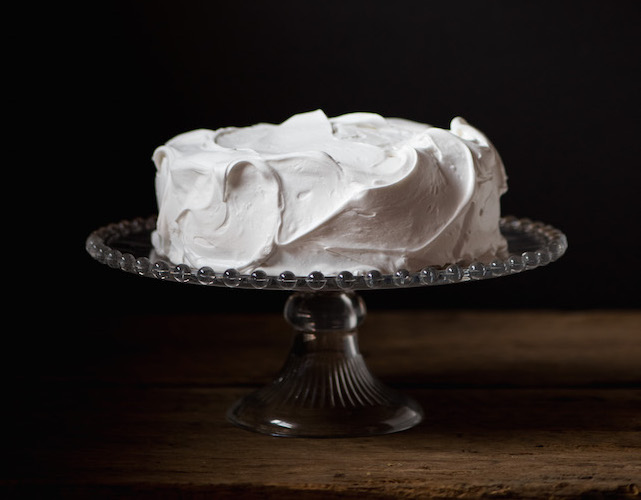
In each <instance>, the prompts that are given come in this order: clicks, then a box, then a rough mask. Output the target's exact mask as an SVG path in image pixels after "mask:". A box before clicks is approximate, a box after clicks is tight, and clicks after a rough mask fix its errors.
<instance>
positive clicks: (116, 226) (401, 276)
mask: <svg viewBox="0 0 641 500" xmlns="http://www.w3.org/2000/svg"><path fill="white" fill-rule="evenodd" d="M155 228H156V216H155V215H153V216H150V217H148V218H142V217H139V218H136V219H133V220H124V221H121V222H118V223H113V224H109V225H107V226H104V227H101V228H99V229H97V230H95V231H93V232H92V233H91V234H90V235H89V236H88V238H87V240H86V245H85V248H86V250H87V252H88V253H89V255H91V257H93V258H94V259H95V260H97V261H98V262H100V263H102V264H106V265H108V266H109V267H111V268H114V269H120V270H122V271H126V272H129V273H134V274H138V275H140V276H145V277H150V278H156V279H161V280H166V281H175V282H178V283H189V284H197V285H205V286H224V287H228V288H250V289H259V290H260V289H270V290H298V291H300V290H306V291H319V290H368V289H378V288H408V287H416V286H435V285H445V284H452V283H460V282H466V281H476V280H482V279H489V278H497V277H500V276H508V275H512V274H516V273H520V272H523V271H527V270H531V269H534V268H537V267H541V266H545V265H547V264H549V263H550V262H554V261H555V260H557V259H559V258H560V257H561V256H562V255H563V254H564V253H565V251H566V250H567V246H568V244H567V238H566V237H565V235H564V234H563V233H562V232H561V231H559V230H558V229H556V228H554V227H552V226H550V225H547V224H544V223H542V222H537V221H532V220H530V219H527V218H516V217H514V216H507V217H502V218H501V219H500V228H501V233H502V234H503V235H504V236H505V238H506V239H507V241H508V253H509V255H508V256H507V257H506V258H498V257H497V258H495V259H492V260H490V261H488V262H481V261H475V262H471V263H453V264H449V265H445V266H428V267H425V268H423V269H421V270H419V271H409V270H407V269H399V270H397V271H396V272H395V273H394V274H382V273H380V272H379V271H376V270H372V271H370V272H368V273H365V274H362V275H360V274H359V275H355V274H353V273H351V272H350V271H343V272H341V273H338V274H337V275H335V276H324V275H323V274H322V273H321V272H319V271H312V272H310V273H309V274H308V275H306V276H297V275H295V274H294V273H292V272H290V271H287V270H284V271H283V272H282V273H280V274H279V275H268V274H267V273H265V272H264V271H262V270H260V269H257V270H255V271H253V272H252V273H250V274H243V273H240V272H239V271H238V270H236V269H221V270H214V269H212V268H211V267H201V268H200V269H191V268H190V267H189V266H188V265H185V264H174V263H171V262H168V261H167V260H164V259H155V258H153V256H152V250H153V249H152V246H151V242H150V234H151V232H152V231H153V230H154V229H155Z"/></svg>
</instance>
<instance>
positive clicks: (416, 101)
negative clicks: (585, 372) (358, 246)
mask: <svg viewBox="0 0 641 500" xmlns="http://www.w3.org/2000/svg"><path fill="white" fill-rule="evenodd" d="M639 5H640V3H639V2H637V1H616V2H596V1H581V2H541V1H536V2H534V1H525V2H507V1H482V2H472V1H457V2H442V1H439V2H431V1H415V2H412V1H395V2H382V1H369V2H363V1H342V2H336V1H324V2H291V1H281V2H235V3H234V2H205V1H203V2H168V1H160V2H159V1H154V2H151V1H150V2H145V1H137V2H131V3H128V4H126V5H124V4H122V5H121V4H117V3H116V4H112V3H110V4H109V5H107V4H104V3H102V4H100V6H99V7H97V6H94V7H91V10H86V11H82V10H81V11H74V12H71V11H70V12H64V11H60V10H58V11H56V12H52V13H51V16H55V17H53V18H52V19H48V18H47V16H48V15H49V13H47V12H41V15H40V19H41V21H43V26H26V27H25V28H24V29H23V30H22V29H21V30H16V31H15V33H13V34H12V35H11V36H12V42H13V46H14V47H18V46H20V47H22V46H25V45H26V46H27V48H26V49H25V50H28V51H29V56H30V57H23V56H20V55H16V54H15V53H14V54H13V55H12V56H10V57H11V60H10V62H11V63H15V64H16V66H15V67H16V71H15V72H14V73H13V74H14V75H17V78H15V79H14V83H16V86H15V89H13V90H12V94H10V95H11V96H13V97H14V100H15V101H18V102H22V103H29V106H23V107H22V108H21V110H20V112H19V113H18V114H17V115H16V116H15V117H14V124H15V126H16V127H17V128H18V130H19V133H18V134H17V135H18V136H19V137H18V140H21V139H22V140H24V139H26V140H25V141H24V143H21V142H16V143H15V145H14V148H16V149H17V148H19V149H18V150H17V151H16V152H18V153H19V155H17V156H19V157H20V160H18V161H22V162H23V163H24V162H25V158H26V159H27V162H28V163H29V164H30V165H32V166H31V168H30V169H27V168H26V165H23V166H24V167H25V168H24V172H26V173H27V174H28V177H31V176H33V177H31V179H28V180H26V181H25V184H24V186H25V189H26V190H28V191H29V192H31V193H32V194H34V193H35V194H36V195H37V196H36V198H37V199H38V206H39V213H38V214H37V221H38V222H37V224H33V221H34V219H33V218H31V217H30V218H29V220H28V221H25V222H28V223H26V224H20V225H21V226H23V227H25V226H26V227H28V228H29V231H28V233H29V234H27V235H25V236H24V238H25V239H28V241H31V242H32V243H31V244H29V245H27V246H28V247H29V248H30V250H31V251H33V252H34V255H33V259H32V260H31V262H32V263H37V262H42V259H43V258H45V257H46V261H47V262H48V265H47V266H45V272H43V271H42V269H43V268H42V266H40V267H36V268H33V273H34V279H32V280H29V285H30V287H31V293H33V294H34V295H35V296H37V297H38V299H39V300H40V306H41V307H43V306H44V305H52V306H54V307H58V306H59V305H60V304H61V303H63V304H65V305H71V306H72V307H73V310H74V311H81V312H85V313H89V314H97V315H101V314H104V315H109V314H114V313H115V312H117V311H120V312H144V311H161V312H179V313H180V312H206V313H209V312H213V313H216V312H225V311H230V310H234V311H242V312H251V311H278V310H279V309H280V307H281V306H282V304H283V302H284V300H285V298H286V294H284V293H282V292H276V291H274V292H272V291H267V292H265V291H239V290H227V289H212V288H205V287H199V286H185V285H179V284H175V283H163V282H160V281H158V280H153V279H143V278H140V277H138V276H134V275H130V274H127V273H123V272H120V271H116V270H113V269H110V268H108V267H107V266H103V265H101V264H99V263H97V262H95V261H93V260H92V259H91V257H89V255H87V254H86V253H85V251H84V241H85V238H86V237H87V235H88V234H89V233H90V232H91V231H92V230H93V229H95V228H97V227H100V226H102V225H105V224H108V223H111V222H117V221H120V220H122V219H130V218H134V217H137V216H147V215H150V214H153V213H154V212H155V211H156V204H155V194H154V188H153V179H154V167H153V164H152V163H151V159H150V157H151V154H152V152H153V150H154V149H155V148H156V147H157V146H159V145H161V144H162V143H164V142H165V141H167V140H168V139H170V138H171V137H173V136H174V135H176V134H178V133H181V132H185V131H188V130H192V129H195V128H201V127H202V128H211V129H215V128H218V127H222V126H231V125H234V126H245V125H251V124H253V123H256V122H272V123H279V122H281V121H283V120H285V119H286V118H288V117H289V116H291V115H292V114H294V113H299V112H304V111H310V110H314V109H318V108H321V109H323V110H324V111H325V112H326V113H327V115H328V116H336V115H339V114H343V113H349V112H353V111H371V112H376V113H379V114H381V115H384V116H398V117H404V118H409V119H413V120H417V121H421V122H426V123H430V124H433V125H436V126H439V127H448V125H449V122H450V120H451V119H452V118H453V117H454V116H463V117H464V118H465V119H467V120H468V121H469V122H470V123H471V124H472V125H474V126H476V127H478V128H479V129H480V130H482V131H483V132H484V133H486V134H487V135H488V136H489V138H490V139H491V140H492V142H493V143H494V144H495V146H496V147H497V149H498V150H499V152H500V154H501V156H502V157H503V160H504V163H505V165H506V169H507V173H508V176H509V181H508V182H509V192H508V193H507V194H506V195H505V196H504V197H503V200H502V207H503V213H504V214H506V215H507V214H512V215H516V216H519V217H529V218H532V219H535V220H542V221H544V222H546V223H549V224H552V225H554V226H556V227H558V228H560V229H561V230H563V231H564V232H565V233H566V234H567V237H568V240H569V250H568V252H567V254H566V255H565V256H564V257H563V258H562V259H561V260H559V261H558V262H556V263H553V264H551V265H550V266H547V267H544V268H540V269H537V270H535V271H532V272H527V273H523V274H520V275H517V276H512V277H509V278H504V279H497V280H489V281H483V282H477V283H466V284H461V285H457V286H446V287H437V288H423V289H411V290H392V291H384V292H367V293H364V295H365V299H366V301H367V303H368V306H369V307H370V309H372V308H416V307H419V308H449V307H462V308H476V307H478V308H499V307H508V308H561V309H579V308H624V307H635V308H636V307H639V305H640V304H641V299H640V297H641V293H640V292H639V285H638V282H639V278H638V275H639V269H641V267H640V264H639V263H640V262H641V245H640V243H641V237H640V235H639V233H640V230H639V215H641V210H640V207H641V202H640V198H641V164H640V161H639V158H640V157H641V156H640V155H639V153H640V146H639V143H640V141H639V126H638V125H639V122H638V113H639V88H640V87H639V83H640V82H641V80H640V79H639V77H638V70H639V48H640V42H641V37H640V34H639V31H640V29H639V26H640V20H641V18H640V16H639ZM74 14H75V16H74ZM54 20H55V21H54ZM33 40H36V41H35V42H34V41H33ZM26 42H30V44H27V43H26ZM34 103H35V105H33V106H32V104H34ZM25 152H26V153H27V154H26V155H25ZM43 160H44V161H43ZM33 165H35V166H33ZM34 184H36V186H34ZM29 186H30V187H29ZM35 228H37V229H35ZM43 248H47V249H48V250H47V252H46V255H44V254H43V253H42V251H41V250H42V249H43ZM38 259H39V260H38ZM36 274H37V276H38V278H37V279H36V278H35V275H36ZM63 285H64V289H65V290H66V291H65V292H64V293H60V292H59V290H62V289H63V288H62V287H63ZM36 290H37V292H36Z"/></svg>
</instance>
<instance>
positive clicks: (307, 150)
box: [152, 110, 507, 275]
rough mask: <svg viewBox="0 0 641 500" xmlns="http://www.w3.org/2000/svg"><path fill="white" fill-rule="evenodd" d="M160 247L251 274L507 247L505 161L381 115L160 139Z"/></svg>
mask: <svg viewBox="0 0 641 500" xmlns="http://www.w3.org/2000/svg"><path fill="white" fill-rule="evenodd" d="M153 161H154V163H155V165H156V170H157V173H156V195H157V200H158V207H159V213H158V223H157V228H156V231H154V233H153V234H152V243H153V245H154V248H155V250H156V252H158V253H159V254H160V255H163V256H165V257H166V258H168V259H169V260H171V261H172V262H174V263H184V264H188V265H190V266H192V267H194V268H200V267H203V266H209V267H212V268H213V269H215V270H224V269H228V268H235V269H237V270H239V271H241V272H243V273H249V272H251V271H252V270H254V269H262V270H264V271H266V272H267V273H268V274H278V273H280V272H282V271H285V270H288V271H292V272H294V273H295V274H297V275H306V274H308V273H310V272H311V271H321V272H322V273H323V274H325V275H335V274H338V273H339V272H341V271H350V272H352V273H354V274H363V273H366V272H368V271H370V270H372V269H377V270H379V271H381V272H382V273H384V274H388V273H392V272H394V271H395V270H397V269H401V268H405V269H409V270H418V269H421V268H422V267H425V266H428V265H434V266H439V265H445V264H448V263H453V262H461V261H467V262H469V261H471V260H475V259H481V258H484V257H488V256H495V255H501V254H502V253H504V252H505V251H506V247H507V245H506V242H505V240H504V238H503V237H502V236H501V234H500V231H499V217H500V196H501V195H502V194H503V193H504V192H505V191H506V190H507V184H506V175H505V170H504V167H503V163H502V161H501V159H500V157H499V155H498V153H497V151H496V150H495V148H494V147H493V146H492V144H491V143H490V142H489V141H488V139H487V138H486V137H485V136H484V135H483V134H482V133H481V132H479V131H478V130H476V129H475V128H473V127H471V126H470V125H468V124H467V123H466V122H465V121H464V120H463V119H461V118H455V119H454V120H453V121H452V123H451V128H450V130H445V129H440V128H437V127H432V126H429V125H426V124H421V123H417V122H413V121H409V120H404V119H395V118H383V117H381V116H379V115H377V114H374V113H351V114H347V115H342V116H339V117H336V118H328V117H327V116H326V115H325V114H324V113H323V112H322V111H320V110H318V111H313V112H310V113H303V114H299V115H294V116H293V117H291V118H290V119H288V120H286V121H285V122H283V123H281V124H279V125H273V124H265V123H261V124H257V125H253V126H251V127H243V128H235V127H227V128H222V129H218V130H206V129H200V130H195V131H191V132H187V133H184V134H181V135H178V136H176V137H174V138H173V139H171V140H170V141H168V142H167V144H165V145H163V146H161V147H159V148H157V149H156V151H155V152H154V155H153Z"/></svg>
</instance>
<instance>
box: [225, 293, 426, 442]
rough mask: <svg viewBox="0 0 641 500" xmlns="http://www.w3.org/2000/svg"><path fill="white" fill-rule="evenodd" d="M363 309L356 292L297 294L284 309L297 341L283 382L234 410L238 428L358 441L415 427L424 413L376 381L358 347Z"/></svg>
mask: <svg viewBox="0 0 641 500" xmlns="http://www.w3.org/2000/svg"><path fill="white" fill-rule="evenodd" d="M365 313H366V310H365V304H364V302H363V300H362V299H361V297H360V296H359V295H357V294H356V293H354V292H296V293H293V294H292V295H291V296H290V297H289V299H288V300H287V302H286V304H285V319H286V320H287V321H288V322H289V323H290V324H291V325H292V326H293V327H294V332H295V335H294V341H293V345H292V348H291V351H290V353H289V357H288V359H287V361H286V362H285V365H284V366H283V368H282V370H281V372H280V374H279V375H278V377H277V378H276V379H275V380H274V381H273V382H272V383H271V384H269V385H267V386H266V387H263V388H261V389H259V390H257V391H255V392H253V393H251V394H249V395H247V396H246V397H244V398H242V399H241V400H239V401H238V402H236V404H234V405H233V406H232V407H231V408H230V409H229V411H228V413H227V418H228V420H229V421H230V422H232V423H233V424H235V425H237V426H239V427H242V428H245V429H249V430H253V431H256V432H260V433H263V434H269V435H272V436H291V437H319V438H320V437H355V436H371V435H378V434H388V433H392V432H398V431H403V430H406V429H409V428H410V427H413V426H415V425H416V424H418V423H419V422H421V420H422V419H423V410H422V409H421V407H420V406H419V405H418V403H416V402H415V401H414V400H413V399H411V398H409V397H407V396H406V395H404V394H402V393H400V392H398V391H396V390H394V389H392V388H390V387H388V386H386V385H385V384H383V383H382V382H380V381H379V380H377V379H376V378H375V377H374V376H373V375H372V374H371V373H370V371H369V369H368V368H367V366H366V364H365V361H364V359H363V356H362V355H361V353H360V351H359V347H358V330H357V327H358V325H359V324H360V323H361V322H362V320H363V319H364V317H365Z"/></svg>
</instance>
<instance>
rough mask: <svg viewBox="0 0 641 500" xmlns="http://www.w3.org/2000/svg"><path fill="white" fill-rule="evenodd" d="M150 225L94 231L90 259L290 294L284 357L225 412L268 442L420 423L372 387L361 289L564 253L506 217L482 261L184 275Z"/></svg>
mask: <svg viewBox="0 0 641 500" xmlns="http://www.w3.org/2000/svg"><path fill="white" fill-rule="evenodd" d="M155 223H156V218H155V217H150V218H147V219H142V218H138V219H134V220H131V221H122V222H120V223H117V224H110V225H108V226H105V227H102V228H100V229H97V230H96V231H94V232H92V233H91V234H90V235H89V237H88V238H87V241H86V249H87V251H88V253H89V254H90V255H91V256H92V257H93V258H95V259H96V260H97V261H99V262H101V263H103V264H106V265H108V266H110V267H112V268H116V269H120V270H122V271H126V272H130V273H135V274H138V275H140V276H144V277H150V278H156V279H161V280H168V281H176V282H179V283H185V284H197V285H203V286H223V287H228V288H253V289H259V290H260V289H263V290H264V289H278V290H284V291H288V292H289V293H290V295H289V298H288V299H287V301H286V304H285V308H284V316H285V319H286V321H287V322H288V323H289V324H290V325H291V327H292V328H293V330H294V338H293V343H292V347H291V349H290V352H289V356H288V357H287V360H286V361H285V363H284V366H283V368H282V369H281V372H280V373H279V374H278V376H277V377H276V378H275V379H274V380H273V382H272V383H271V384H269V385H267V386H265V387H263V388H261V389H259V390H257V391H255V392H253V393H251V394H248V395H247V396H245V397H243V398H242V399H240V400H239V401H237V402H236V403H235V404H234V405H233V406H232V407H231V408H230V409H229V410H228V412H227V418H228V419H229V421H230V422H232V423H234V424H235V425H237V426H239V427H242V428H245V429H249V430H252V431H256V432H260V433H263V434H269V435H272V436H294V437H355V436H369V435H379V434H387V433H392V432H398V431H402V430H406V429H409V428H411V427H413V426H415V425H417V424H418V423H419V422H421V420H422V419H423V410H422V408H421V407H420V406H419V405H418V403H416V401H414V400H413V399H411V398H410V397H408V396H407V395H405V394H403V393H400V392H398V391H396V390H394V389H393V388H391V387H388V386H387V385H385V384H383V383H382V382H380V381H379V380H377V379H376V378H375V377H374V376H373V375H372V374H371V373H370V371H369V369H368V368H367V366H366V363H365V361H364V359H363V356H362V355H361V353H360V351H359V347H358V326H359V325H360V323H361V322H362V321H363V319H364V318H365V315H366V308H365V304H364V302H363V300H362V298H361V296H360V295H359V294H358V291H359V290H376V289H384V288H408V287H417V286H438V285H444V284H453V283H461V282H465V281H473V280H481V279H488V278H494V277H501V276H509V275H511V274H515V273H520V272H523V271H527V270H531V269H534V268H536V267H540V266H543V265H546V264H549V263H550V262H552V261H554V260H556V259H558V258H559V257H561V256H562V255H563V253H564V252H565V250H566V248H567V240H566V238H565V235H564V234H563V233H562V232H560V231H559V230H558V229H555V228H553V227H551V226H549V225H545V224H543V223H540V222H532V221H531V220H529V219H517V218H515V217H505V218H503V219H501V232H502V233H503V235H504V236H505V237H506V239H507V241H508V249H509V254H508V255H504V256H496V258H494V259H491V260H490V261H489V262H480V261H478V262H471V263H455V264H451V265H448V266H443V267H440V268H436V267H427V268H424V269H421V270H419V271H415V272H410V271H408V270H405V269H399V270H398V271H396V272H395V273H394V274H392V275H383V274H381V273H380V272H378V271H370V272H369V273H367V274H365V275H359V276H355V275H353V274H352V273H351V272H349V271H344V272H342V273H339V274H337V275H336V276H323V274H321V273H320V272H317V271H312V272H311V273H309V274H308V275H307V276H296V275H294V274H293V273H291V272H288V271H283V272H282V273H280V274H279V275H278V276H270V275H267V274H266V273H265V272H263V271H261V270H256V271H254V272H252V273H251V274H249V275H245V274H241V273H240V272H238V271H237V270H235V269H226V270H222V271H218V272H216V271H214V270H213V269H211V268H209V267H203V268H200V269H198V270H192V269H191V268H190V267H189V266H186V265H184V264H174V263H171V262H168V261H167V260H166V259H162V258H159V257H157V256H155V255H154V251H153V248H152V245H151V242H150V241H151V240H150V235H151V232H152V231H153V229H154V228H155Z"/></svg>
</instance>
